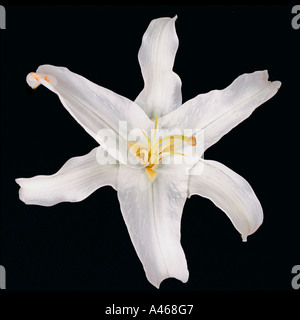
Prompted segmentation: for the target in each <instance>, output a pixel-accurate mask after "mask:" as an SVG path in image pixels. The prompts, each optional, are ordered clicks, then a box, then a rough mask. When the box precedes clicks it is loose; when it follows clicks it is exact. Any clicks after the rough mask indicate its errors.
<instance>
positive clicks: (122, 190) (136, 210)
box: [118, 165, 188, 288]
mask: <svg viewBox="0 0 300 320" xmlns="http://www.w3.org/2000/svg"><path fill="white" fill-rule="evenodd" d="M187 179H188V176H187V175H185V172H184V170H174V171H173V172H172V175H169V174H163V173H159V174H157V176H156V178H155V180H154V182H153V183H151V181H150V179H149V178H148V176H147V175H146V172H145V170H144V169H132V168H128V167H125V166H123V165H121V166H120V170H119V179H118V198H119V201H120V206H121V211H122V215H123V217H124V220H125V223H126V226H127V229H128V232H129V235H130V238H131V241H132V243H133V245H134V248H135V250H136V252H137V255H138V257H139V258H140V260H141V262H142V264H143V266H144V270H145V272H146V276H147V278H148V280H149V282H150V283H152V284H153V285H154V286H155V287H157V288H158V287H159V285H160V283H161V282H162V281H163V280H164V279H166V278H169V277H173V278H177V279H179V280H181V281H182V282H186V281H187V280H188V269H187V263H186V259H185V255H184V252H183V249H182V247H181V244H180V223H181V215H182V210H183V206H184V203H185V200H186V196H187Z"/></svg>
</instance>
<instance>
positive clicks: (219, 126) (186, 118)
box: [159, 71, 281, 150]
mask: <svg viewBox="0 0 300 320" xmlns="http://www.w3.org/2000/svg"><path fill="white" fill-rule="evenodd" d="M280 85H281V83H280V82H279V81H274V82H270V81H268V72H267V71H256V72H254V73H250V74H243V75H241V76H239V77H238V78H237V79H236V80H234V81H233V83H232V84H231V85H230V86H228V87H227V88H226V89H224V90H213V91H210V92H208V93H205V94H200V95H198V96H197V97H195V98H194V99H191V100H189V101H187V102H185V103H184V104H183V105H182V106H181V107H179V108H178V109H176V110H175V111H173V112H171V113H170V114H168V115H166V116H164V117H163V118H161V119H160V122H159V124H160V126H161V127H167V128H173V127H174V128H181V129H199V130H203V131H204V141H205V143H204V144H205V145H204V150H206V149H207V148H209V147H210V146H212V145H213V144H214V143H216V142H217V141H218V140H219V139H221V138H222V137H223V136H224V135H225V134H226V133H228V132H229V131H230V130H231V129H233V128H234V127H235V126H237V125H238V124H239V123H240V122H242V121H243V120H245V119H246V118H248V117H249V116H250V114H251V113H252V112H253V111H254V110H255V109H256V108H257V107H258V106H260V105H261V104H262V103H264V102H265V101H267V100H269V99H270V98H271V97H273V96H274V95H275V94H276V92H277V91H278V89H279V88H280Z"/></svg>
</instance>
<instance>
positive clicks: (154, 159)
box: [129, 116, 197, 182]
mask: <svg viewBox="0 0 300 320" xmlns="http://www.w3.org/2000/svg"><path fill="white" fill-rule="evenodd" d="M142 133H143V135H144V136H145V138H146V140H147V146H145V145H143V144H141V143H129V145H130V150H131V151H132V152H133V153H134V154H135V155H136V156H137V157H138V158H139V160H140V161H141V163H142V164H144V165H145V170H146V173H147V175H148V176H149V178H150V179H151V181H152V182H153V180H154V178H155V176H156V175H157V172H156V171H155V170H154V169H155V168H156V167H157V165H158V164H159V163H160V162H162V160H163V158H165V157H167V156H170V155H181V156H184V154H183V153H180V152H175V149H176V147H177V146H178V143H181V142H182V141H185V142H186V143H188V144H189V145H191V146H196V144H197V142H196V138H195V137H194V136H191V137H186V136H185V135H184V134H183V135H168V136H165V137H163V138H160V139H158V138H157V116H156V119H155V127H154V135H153V139H152V140H153V141H152V142H151V141H150V139H149V137H148V136H147V134H146V133H145V132H144V131H143V130H142Z"/></svg>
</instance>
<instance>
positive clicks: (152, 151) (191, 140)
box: [46, 79, 197, 182]
mask: <svg viewBox="0 0 300 320" xmlns="http://www.w3.org/2000/svg"><path fill="white" fill-rule="evenodd" d="M46 80H47V79H46ZM142 133H143V135H144V137H145V138H146V140H147V145H144V144H142V143H140V142H128V145H129V147H130V151H131V152H132V153H133V154H135V155H136V157H137V158H139V160H140V162H141V163H142V164H144V165H145V170H146V173H147V175H148V177H149V178H150V180H151V182H153V180H154V179H155V177H156V175H157V172H156V171H155V170H154V169H155V168H156V166H157V165H158V164H159V163H160V162H162V160H163V158H164V157H167V156H170V155H181V156H184V154H183V153H179V152H175V149H176V147H177V146H178V144H179V142H180V141H184V142H186V143H187V144H189V145H190V146H193V147H194V146H196V144H197V141H196V138H195V137H194V136H191V137H186V136H185V135H184V134H183V135H169V136H165V137H163V138H160V139H158V138H157V116H156V118H155V125H154V134H153V141H152V142H151V141H150V139H149V137H148V135H147V134H146V132H145V131H143V130H142Z"/></svg>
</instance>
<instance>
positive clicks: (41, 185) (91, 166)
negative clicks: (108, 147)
mask: <svg viewBox="0 0 300 320" xmlns="http://www.w3.org/2000/svg"><path fill="white" fill-rule="evenodd" d="M99 148H101V147H99ZM97 151H98V148H95V149H93V150H92V151H91V152H90V153H88V154H87V155H85V156H81V157H75V158H72V159H70V160H68V161H67V162H66V163H65V164H64V165H63V167H62V168H61V169H60V170H59V171H58V172H57V173H55V174H53V175H49V176H35V177H32V178H28V179H26V178H19V179H16V182H17V183H18V184H19V185H20V187H21V188H20V191H19V196H20V199H21V200H22V201H23V202H25V203H26V204H36V205H41V206H52V205H54V204H57V203H60V202H64V201H68V202H77V201H81V200H83V199H85V198H87V197H88V196H89V195H90V194H91V193H93V192H94V191H95V190H97V189H98V188H101V187H103V186H112V187H113V188H114V189H117V178H118V167H119V166H118V165H113V164H106V165H101V164H99V163H98V161H97V157H98V156H99V154H97Z"/></svg>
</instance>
